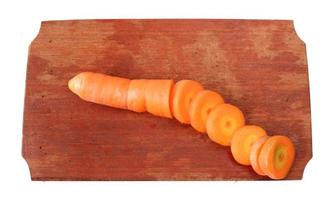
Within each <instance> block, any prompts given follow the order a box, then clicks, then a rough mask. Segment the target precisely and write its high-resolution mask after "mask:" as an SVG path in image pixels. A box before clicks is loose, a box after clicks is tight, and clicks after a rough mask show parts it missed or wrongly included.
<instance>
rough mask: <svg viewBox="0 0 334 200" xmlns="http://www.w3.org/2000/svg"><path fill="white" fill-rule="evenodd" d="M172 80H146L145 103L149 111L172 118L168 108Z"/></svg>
mask: <svg viewBox="0 0 334 200" xmlns="http://www.w3.org/2000/svg"><path fill="white" fill-rule="evenodd" d="M173 85H174V81H173V80H148V81H147V84H146V89H145V104H146V109H147V111H148V112H149V113H151V114H153V115H157V116H160V117H167V118H173V116H172V113H171V109H170V106H169V105H170V94H171V90H172V87H173Z"/></svg>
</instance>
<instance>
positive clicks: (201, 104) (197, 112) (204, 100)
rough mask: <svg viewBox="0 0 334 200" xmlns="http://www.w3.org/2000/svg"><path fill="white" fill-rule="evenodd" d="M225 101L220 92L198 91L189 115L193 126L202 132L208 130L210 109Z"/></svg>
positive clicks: (191, 104)
mask: <svg viewBox="0 0 334 200" xmlns="http://www.w3.org/2000/svg"><path fill="white" fill-rule="evenodd" d="M221 103H224V99H223V97H222V96H220V94H218V93H216V92H213V91H210V90H202V91H200V92H198V93H197V94H196V95H195V96H194V98H193V100H192V101H191V103H190V107H189V116H190V124H191V126H192V127H193V128H194V129H196V130H197V131H199V132H201V133H205V131H206V127H205V124H206V121H207V118H208V115H209V113H210V111H211V110H212V109H213V108H214V107H215V106H217V105H218V104H221Z"/></svg>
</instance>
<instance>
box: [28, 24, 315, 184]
mask: <svg viewBox="0 0 334 200" xmlns="http://www.w3.org/2000/svg"><path fill="white" fill-rule="evenodd" d="M82 71H94V72H101V73H106V74H112V75H116V76H121V77H126V78H164V79H174V80H176V81H177V80H181V79H193V80H197V81H199V82H201V83H202V84H203V85H204V86H205V87H206V88H208V89H212V90H215V91H217V92H220V93H221V94H223V96H224V98H225V99H226V101H227V102H229V103H232V104H235V105H237V106H239V107H240V108H241V109H242V110H243V111H244V112H245V115H246V117H247V123H248V124H256V125H260V126H262V127H264V128H265V129H266V130H267V131H268V132H269V133H270V134H283V135H288V136H289V137H291V139H292V140H293V142H294V143H295V145H296V148H297V155H296V161H295V163H294V165H293V168H292V170H291V172H290V174H289V175H288V177H287V179H301V178H302V175H303V170H304V168H305V166H306V164H307V162H308V161H309V160H310V159H311V157H312V147H311V122H310V100H309V84H308V70H307V59H306V49H305V44H304V42H303V41H302V40H301V39H300V38H299V37H298V36H297V34H296V32H295V30H294V27H293V22H292V21H285V20H74V21H47V22H42V25H41V29H40V31H39V34H38V35H37V37H36V38H35V39H34V41H33V42H32V43H31V45H30V49H29V58H28V69H27V78H26V97H25V109H24V125H23V147H22V154H23V157H24V158H25V159H26V161H27V163H28V165H29V169H30V173H31V178H32V180H260V179H267V178H264V177H260V176H257V175H256V174H255V173H254V172H253V171H252V169H251V168H250V167H244V166H241V165H238V164H237V163H236V162H235V161H234V160H233V158H232V156H231V152H230V149H229V148H226V147H222V146H219V145H217V144H215V143H213V142H211V141H210V140H209V138H208V137H207V136H206V135H203V134H199V133H198V132H196V131H195V130H194V129H192V128H191V127H190V126H186V125H181V124H180V123H178V122H177V121H176V120H171V119H164V118H158V117H154V116H152V115H150V114H137V113H134V112H131V111H126V110H119V109H114V108H109V107H105V106H101V105H96V104H92V103H88V102H84V101H82V100H80V99H79V98H78V97H77V96H76V95H74V94H73V93H71V92H70V91H69V90H68V88H67V81H68V80H69V79H70V78H71V77H73V76H74V75H76V74H77V73H79V72H82Z"/></svg>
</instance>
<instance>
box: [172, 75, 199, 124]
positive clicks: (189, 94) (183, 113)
mask: <svg viewBox="0 0 334 200" xmlns="http://www.w3.org/2000/svg"><path fill="white" fill-rule="evenodd" d="M201 90H203V86H202V85H201V84H200V83H198V82H196V81H193V80H181V81H178V82H177V83H176V84H175V85H174V87H173V90H172V94H171V108H172V113H173V116H174V117H175V118H176V119H177V120H178V121H179V122H181V123H184V124H190V117H189V107H190V103H191V101H192V99H193V97H194V96H195V95H196V94H197V93H198V92H199V91H201Z"/></svg>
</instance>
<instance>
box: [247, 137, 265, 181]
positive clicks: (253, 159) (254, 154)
mask: <svg viewBox="0 0 334 200" xmlns="http://www.w3.org/2000/svg"><path fill="white" fill-rule="evenodd" d="M268 138H269V136H266V135H265V136H262V137H261V138H259V139H258V140H257V141H256V142H254V143H253V145H252V147H251V149H250V154H249V160H250V163H251V166H252V168H253V169H254V171H255V172H256V173H257V174H258V175H261V176H265V175H266V174H265V173H264V172H263V171H262V169H261V168H260V165H259V160H258V159H259V155H260V152H261V149H262V147H263V144H264V143H265V142H266V141H267V140H268Z"/></svg>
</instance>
